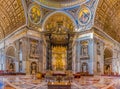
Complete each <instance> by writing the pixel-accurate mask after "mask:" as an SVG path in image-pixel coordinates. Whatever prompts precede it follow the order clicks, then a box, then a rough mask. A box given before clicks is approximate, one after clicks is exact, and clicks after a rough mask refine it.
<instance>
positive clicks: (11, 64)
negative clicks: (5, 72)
mask: <svg viewBox="0 0 120 89" xmlns="http://www.w3.org/2000/svg"><path fill="white" fill-rule="evenodd" d="M9 72H14V63H10V65H9Z"/></svg>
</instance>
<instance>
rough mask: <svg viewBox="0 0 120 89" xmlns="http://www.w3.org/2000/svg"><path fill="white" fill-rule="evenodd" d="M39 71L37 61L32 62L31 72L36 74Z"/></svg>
mask: <svg viewBox="0 0 120 89" xmlns="http://www.w3.org/2000/svg"><path fill="white" fill-rule="evenodd" d="M36 72H37V64H36V62H32V63H31V74H35V73H36Z"/></svg>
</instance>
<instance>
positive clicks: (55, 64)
mask: <svg viewBox="0 0 120 89" xmlns="http://www.w3.org/2000/svg"><path fill="white" fill-rule="evenodd" d="M119 4H120V0H75V1H74V0H66V1H64V0H0V75H2V73H3V74H5V75H6V73H7V74H9V73H10V74H11V73H12V74H14V73H16V74H17V73H18V74H26V75H33V74H37V73H42V74H44V75H47V72H48V71H49V72H51V73H55V74H57V73H58V75H59V73H60V74H61V73H62V74H63V73H65V74H66V73H67V72H68V71H69V72H70V73H72V74H73V76H74V77H75V76H77V75H76V74H80V76H82V75H89V76H94V75H98V76H101V75H120V56H119V54H120V39H119V38H120V34H119V33H120V31H119V29H120V20H119V19H120V9H119V8H120V5H119ZM80 76H79V77H80ZM47 77H48V76H47ZM16 89H17V88H16ZM21 89H22V88H21ZM26 89H27V88H26ZM31 89H33V88H31ZM35 89H38V88H35ZM39 89H43V88H39ZM45 89H46V88H45ZM49 89H52V88H49ZM55 89H58V88H55ZM64 89H69V88H64ZM75 89H81V88H75ZM84 89H87V88H84ZM90 89H93V88H90ZM95 89H98V88H95ZM100 89H102V88H100ZM105 89H114V88H105ZM115 89H119V88H115Z"/></svg>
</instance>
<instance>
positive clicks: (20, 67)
mask: <svg viewBox="0 0 120 89" xmlns="http://www.w3.org/2000/svg"><path fill="white" fill-rule="evenodd" d="M19 71H20V72H21V71H22V61H20V63H19Z"/></svg>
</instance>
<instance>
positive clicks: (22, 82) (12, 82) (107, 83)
mask: <svg viewBox="0 0 120 89" xmlns="http://www.w3.org/2000/svg"><path fill="white" fill-rule="evenodd" d="M51 82H54V81H51ZM65 82H67V81H65ZM47 83H48V82H47V81H46V80H45V79H41V80H37V79H32V78H31V76H0V89H47V88H48V87H47ZM71 89H120V78H119V77H108V76H106V77H105V76H94V77H81V78H80V79H73V80H72V82H71Z"/></svg>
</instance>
